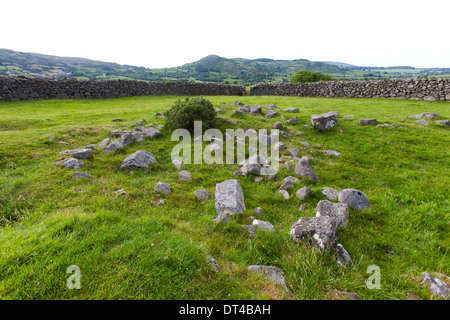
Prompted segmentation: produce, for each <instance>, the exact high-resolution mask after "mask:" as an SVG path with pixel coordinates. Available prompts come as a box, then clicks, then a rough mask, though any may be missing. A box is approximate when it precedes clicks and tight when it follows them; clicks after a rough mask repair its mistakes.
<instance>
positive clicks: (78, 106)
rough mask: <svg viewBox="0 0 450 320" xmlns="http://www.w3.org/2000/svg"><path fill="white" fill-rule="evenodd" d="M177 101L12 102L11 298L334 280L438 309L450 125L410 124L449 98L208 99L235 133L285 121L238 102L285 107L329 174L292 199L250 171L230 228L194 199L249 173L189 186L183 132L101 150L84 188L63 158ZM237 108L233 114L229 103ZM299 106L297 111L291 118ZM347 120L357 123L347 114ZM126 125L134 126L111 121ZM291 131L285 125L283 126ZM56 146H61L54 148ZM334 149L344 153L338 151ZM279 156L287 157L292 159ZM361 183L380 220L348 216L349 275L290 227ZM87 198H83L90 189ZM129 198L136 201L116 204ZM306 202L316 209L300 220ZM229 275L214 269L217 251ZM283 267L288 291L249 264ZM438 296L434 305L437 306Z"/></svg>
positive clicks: (199, 293)
mask: <svg viewBox="0 0 450 320" xmlns="http://www.w3.org/2000/svg"><path fill="white" fill-rule="evenodd" d="M179 98H183V97H177V96H159V97H133V98H120V99H104V100H93V99H86V100H41V101H21V102H4V103H0V115H1V116H0V218H1V223H0V255H1V259H0V279H1V280H0V298H1V299H216V300H219V299H220V300H222V299H230V300H233V299H329V298H330V296H329V295H327V294H328V293H329V291H330V290H331V289H330V286H331V287H333V288H336V289H338V290H348V291H349V292H355V293H357V294H359V295H360V296H361V298H362V299H409V298H411V297H412V295H413V296H415V297H417V298H419V299H426V300H427V299H432V297H431V294H430V292H429V290H428V288H427V287H426V285H425V284H423V283H421V281H422V278H421V273H422V272H425V271H426V272H438V273H443V274H446V275H447V276H450V260H449V246H450V237H449V222H450V219H449V212H450V203H449V193H448V187H449V185H450V150H449V145H450V128H449V127H443V126H438V125H437V124H435V123H434V121H433V120H429V121H430V125H429V126H421V125H419V124H417V123H416V120H414V119H408V116H409V115H413V114H418V113H422V112H437V113H439V114H440V115H441V116H442V117H441V118H440V119H450V112H449V111H450V108H449V106H450V104H449V103H448V102H426V101H404V100H382V99H326V98H297V97H230V96H214V97H206V98H208V99H210V100H211V101H213V102H214V104H215V105H216V106H217V107H220V108H225V107H226V106H227V105H228V106H229V108H227V109H224V110H225V114H224V115H219V117H221V118H226V119H232V120H236V121H237V122H238V124H237V125H232V124H228V125H222V126H221V128H220V129H222V130H224V129H225V128H244V129H246V128H254V129H260V128H267V129H268V128H271V127H272V124H273V123H274V122H277V121H282V120H280V118H279V117H276V118H273V119H262V120H261V119H260V117H259V116H251V115H248V116H243V117H239V118H233V117H232V116H231V114H232V113H233V111H234V110H235V109H236V107H233V106H232V105H233V103H234V102H235V101H236V100H240V101H242V102H244V103H245V104H249V105H254V104H259V105H262V106H264V105H265V104H268V103H275V104H276V105H278V106H279V107H280V108H281V109H283V110H281V114H283V115H285V116H286V118H287V119H289V118H290V117H292V116H297V117H298V118H299V120H300V121H299V123H297V124H294V125H287V128H288V130H289V131H301V132H302V133H304V135H295V134H292V139H284V138H283V139H282V140H283V141H284V142H285V143H286V146H287V149H289V148H300V149H302V145H301V144H300V142H301V141H307V142H309V143H310V144H311V145H312V147H311V148H308V149H306V150H302V151H301V153H300V155H299V157H301V156H303V155H307V156H309V157H312V158H314V160H315V161H314V162H313V163H312V167H313V168H314V170H315V171H316V172H317V174H318V176H319V178H320V180H319V181H318V182H315V183H314V182H310V181H309V180H306V179H304V178H301V177H299V178H300V182H296V183H294V185H295V190H297V189H300V188H301V187H304V186H308V187H310V188H311V189H312V191H313V193H312V195H310V196H309V197H308V198H306V199H305V200H303V201H301V200H299V199H298V198H297V197H296V196H295V191H294V192H291V198H290V199H289V200H284V199H283V197H282V196H281V195H280V194H278V193H277V190H278V188H279V186H280V183H277V182H276V181H279V180H281V179H283V178H284V177H287V176H289V175H294V172H293V171H291V172H288V171H287V170H286V168H284V167H282V169H281V170H280V171H279V172H278V173H277V178H276V181H270V180H268V179H264V180H263V181H261V182H254V178H253V177H251V176H247V177H238V178H236V179H238V180H239V182H240V184H241V185H242V188H243V191H244V194H245V204H246V207H247V210H246V211H245V213H244V214H242V215H241V216H233V217H232V222H231V223H229V224H227V225H225V226H222V225H216V224H215V223H214V222H212V219H213V218H214V217H215V216H216V210H215V207H214V198H212V199H210V200H208V201H204V202H200V201H198V200H197V198H196V197H195V196H194V191H195V190H199V189H203V188H205V189H206V190H208V191H209V192H210V193H212V194H214V191H215V185H216V183H219V182H222V181H224V180H227V179H232V178H233V172H234V171H236V170H237V169H238V168H239V166H238V165H237V164H236V165H206V164H205V165H194V164H192V165H184V167H183V169H186V170H189V171H190V172H191V174H192V177H193V179H192V181H188V182H183V181H180V180H179V179H178V172H177V170H176V168H175V167H174V166H173V165H172V164H171V158H170V153H171V150H172V148H173V147H174V146H175V145H176V144H177V142H173V141H170V136H171V132H167V131H164V130H162V132H163V137H161V138H158V139H154V140H145V141H143V142H135V143H134V144H132V145H129V146H127V147H125V150H123V151H119V152H113V153H111V154H104V153H101V152H98V151H95V152H94V153H95V158H94V160H86V161H85V162H86V166H85V167H84V168H82V169H80V170H79V171H84V172H88V173H90V174H92V175H93V176H94V178H93V179H92V180H88V179H81V180H76V179H73V177H72V175H73V172H74V171H75V170H69V169H66V168H64V167H61V166H58V165H55V164H53V163H54V162H55V161H56V160H58V159H61V158H62V157H63V156H60V155H59V154H58V153H59V152H61V151H63V150H67V149H76V148H82V147H84V146H86V145H88V144H90V143H93V144H96V145H97V144H98V143H100V142H101V141H102V140H103V139H104V138H106V137H108V134H109V132H111V131H112V130H116V129H120V130H124V129H132V128H133V126H132V125H133V124H134V123H136V122H137V121H139V120H140V119H145V120H147V122H148V123H154V124H157V123H159V124H164V119H160V118H157V117H156V116H155V114H156V113H157V112H162V111H164V110H165V109H167V108H169V107H170V106H171V105H172V104H173V102H174V101H175V100H176V99H179ZM220 102H225V103H226V104H227V105H224V104H219V103H220ZM288 107H296V108H299V109H300V112H299V113H297V114H290V113H287V112H285V111H284V109H286V108H288ZM332 110H336V111H340V113H341V116H340V117H339V118H338V120H339V125H338V127H337V128H333V129H332V130H330V131H328V132H324V133H320V132H318V131H316V130H315V129H314V128H312V127H304V125H305V124H310V116H311V115H312V114H321V113H325V112H328V111H332ZM342 115H354V116H355V119H353V120H352V119H347V118H344V117H342ZM117 117H121V118H123V119H124V120H125V121H129V122H111V120H112V119H113V118H117ZM361 118H376V119H378V121H379V122H380V123H396V124H398V126H397V127H396V128H395V129H392V128H380V127H378V128H376V127H374V126H359V125H358V120H359V119H361ZM283 122H284V121H283ZM50 136H56V137H57V138H58V140H59V141H64V142H67V143H69V145H63V144H59V143H58V141H54V140H51V139H49V137H50ZM140 149H145V150H147V151H149V152H151V153H153V154H154V156H155V158H156V160H157V161H158V163H157V164H156V165H154V166H151V167H150V168H148V169H145V170H134V171H133V172H132V173H130V172H124V171H119V170H118V167H119V166H120V164H121V162H122V160H123V159H124V158H125V157H126V156H127V155H130V154H132V153H133V152H135V151H137V150H140ZM326 149H331V150H337V151H339V152H341V153H342V155H341V157H340V158H336V157H331V156H326V155H325V154H324V152H323V151H324V150H326ZM282 154H284V155H288V154H289V153H288V152H287V151H283V152H282ZM157 182H168V183H170V184H171V186H172V189H173V192H172V193H171V194H170V195H168V196H165V197H162V199H164V200H165V202H166V203H165V205H163V206H160V207H157V206H154V205H153V204H154V203H155V202H156V201H157V200H159V199H161V198H159V197H157V196H156V193H155V191H154V190H153V188H154V187H155V185H156V183H157ZM323 187H332V188H334V189H337V190H341V189H344V188H354V189H358V190H361V191H362V192H364V193H365V194H366V195H367V196H368V198H369V200H370V202H371V205H372V208H371V209H370V210H364V211H358V210H354V209H350V214H349V225H348V226H347V227H346V228H343V229H341V230H340V243H342V244H343V246H344V247H345V248H346V250H347V251H348V252H349V253H350V255H351V256H352V258H353V260H354V263H355V265H354V267H353V268H349V269H346V268H343V267H339V266H338V265H337V264H336V262H335V259H334V257H333V255H332V254H331V253H328V252H321V251H319V250H317V249H314V248H312V247H311V246H309V245H306V244H298V243H295V242H293V241H292V239H291V238H290V236H289V231H290V228H291V226H292V224H293V223H294V222H295V221H297V220H298V219H299V218H300V217H302V216H309V217H313V216H315V208H316V205H317V202H318V201H319V200H322V199H325V198H324V197H323V196H322V195H321V193H320V190H321V188H323ZM79 188H84V189H85V190H84V191H77V189H79ZM122 189H123V190H125V191H126V192H127V193H128V197H119V196H118V193H117V192H118V191H120V190H122ZM302 204H305V205H306V209H305V211H303V212H301V211H299V207H300V205H302ZM255 207H262V208H263V209H264V212H265V214H264V216H262V217H261V219H262V220H264V221H268V222H270V223H272V224H273V225H274V226H275V228H276V232H274V233H268V232H264V231H257V233H256V237H255V238H254V239H252V240H249V238H248V233H247V231H246V230H245V229H244V228H242V227H241V224H251V219H250V218H249V217H250V216H252V215H254V208H255ZM207 255H210V256H212V257H214V258H215V259H216V260H217V262H218V263H219V264H220V266H221V271H220V272H218V273H215V272H214V271H213V270H212V268H211V266H210V265H209V264H208V261H207V258H206V256H207ZM253 264H263V265H272V266H277V267H279V268H281V269H283V270H284V277H285V279H286V284H287V288H288V290H289V291H288V292H286V291H284V290H283V288H281V287H279V286H277V285H275V284H274V283H271V282H270V281H268V280H267V279H266V278H264V277H262V276H260V275H257V274H253V273H250V272H249V271H248V270H247V268H248V266H249V265H253ZM70 265H77V266H79V267H80V269H81V274H82V280H81V289H80V290H69V289H67V287H66V281H67V278H68V277H69V275H68V274H67V273H66V270H67V268H68V267H69V266H70ZM370 265H377V266H379V268H380V271H381V289H379V290H376V289H369V288H367V287H366V285H365V281H366V280H367V278H368V277H369V276H370V274H368V273H366V271H367V268H368V267H369V266H370ZM433 299H434V298H433Z"/></svg>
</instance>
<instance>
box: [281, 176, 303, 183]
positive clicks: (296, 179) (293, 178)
mask: <svg viewBox="0 0 450 320" xmlns="http://www.w3.org/2000/svg"><path fill="white" fill-rule="evenodd" d="M283 181H285V182H287V181H291V182H299V181H300V180H299V179H298V178H296V177H293V176H289V177H286V178H284V179H283Z"/></svg>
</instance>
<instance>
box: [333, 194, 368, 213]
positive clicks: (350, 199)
mask: <svg viewBox="0 0 450 320" xmlns="http://www.w3.org/2000/svg"><path fill="white" fill-rule="evenodd" d="M338 200H339V202H343V203H346V204H347V205H348V206H349V207H352V208H354V209H357V210H364V209H370V201H369V199H368V198H367V196H366V195H365V194H364V193H363V192H361V191H359V190H356V189H344V190H341V191H340V192H339V194H338Z"/></svg>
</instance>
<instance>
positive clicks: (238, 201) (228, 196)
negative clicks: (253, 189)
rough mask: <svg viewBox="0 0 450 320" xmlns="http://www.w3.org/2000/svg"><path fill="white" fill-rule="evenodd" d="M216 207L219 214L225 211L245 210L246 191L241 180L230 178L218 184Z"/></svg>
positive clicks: (236, 211) (233, 212)
mask: <svg viewBox="0 0 450 320" xmlns="http://www.w3.org/2000/svg"><path fill="white" fill-rule="evenodd" d="M215 207H216V211H217V212H218V213H219V214H220V213H221V212H224V211H229V212H230V213H231V214H235V213H243V212H244V211H245V201H244V192H243V191H242V187H241V185H240V184H239V181H237V180H235V179H230V180H226V181H224V182H221V183H218V184H216V193H215Z"/></svg>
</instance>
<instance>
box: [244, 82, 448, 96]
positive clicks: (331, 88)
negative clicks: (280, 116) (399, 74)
mask: <svg viewBox="0 0 450 320" xmlns="http://www.w3.org/2000/svg"><path fill="white" fill-rule="evenodd" d="M250 95H257V96H298V97H327V98H388V99H413V100H428V101H450V78H436V79H417V78H416V79H385V80H357V81H327V82H313V83H304V84H292V83H259V84H256V85H254V86H252V87H251V88H250Z"/></svg>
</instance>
